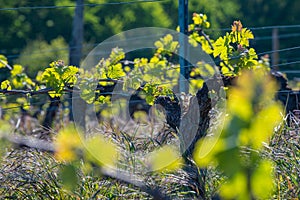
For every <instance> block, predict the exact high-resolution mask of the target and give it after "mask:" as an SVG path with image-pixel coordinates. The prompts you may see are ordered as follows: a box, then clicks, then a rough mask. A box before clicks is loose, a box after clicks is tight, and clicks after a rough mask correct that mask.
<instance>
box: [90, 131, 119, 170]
mask: <svg viewBox="0 0 300 200" xmlns="http://www.w3.org/2000/svg"><path fill="white" fill-rule="evenodd" d="M85 151H86V153H87V155H88V156H90V158H91V159H92V160H93V161H94V162H95V163H97V164H98V165H99V166H105V167H111V166H114V165H115V162H116V161H117V159H118V151H117V147H116V145H115V144H113V143H112V142H110V141H108V140H107V139H105V138H104V137H103V136H101V135H97V136H95V137H92V138H89V139H87V140H86V142H85Z"/></svg>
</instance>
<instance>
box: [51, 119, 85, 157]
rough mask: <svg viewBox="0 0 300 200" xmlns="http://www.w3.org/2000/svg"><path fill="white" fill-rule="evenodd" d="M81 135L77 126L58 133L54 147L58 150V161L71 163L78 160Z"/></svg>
mask: <svg viewBox="0 0 300 200" xmlns="http://www.w3.org/2000/svg"><path fill="white" fill-rule="evenodd" d="M80 135H81V133H80V131H78V130H77V129H76V127H75V125H71V124H70V125H68V126H67V127H65V128H63V129H61V130H60V131H59V133H58V136H57V138H56V140H55V141H54V146H55V149H56V153H55V157H56V158H57V159H58V160H61V161H66V162H71V161H73V160H75V159H76V158H77V150H79V149H80V148H81V144H82V141H81V138H82V136H80Z"/></svg>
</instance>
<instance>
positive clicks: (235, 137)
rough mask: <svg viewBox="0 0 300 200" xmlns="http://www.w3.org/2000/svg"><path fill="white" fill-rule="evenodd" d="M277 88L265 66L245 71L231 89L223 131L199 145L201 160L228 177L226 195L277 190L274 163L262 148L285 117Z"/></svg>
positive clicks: (267, 193) (253, 195) (247, 196)
mask: <svg viewBox="0 0 300 200" xmlns="http://www.w3.org/2000/svg"><path fill="white" fill-rule="evenodd" d="M249 82H251V84H249ZM275 91H276V86H275V83H274V82H272V80H271V79H270V77H268V76H267V75H266V74H265V73H264V70H255V71H252V72H244V73H243V74H242V75H241V76H240V77H239V78H238V82H237V86H236V87H234V88H231V89H230V90H229V95H228V96H229V98H228V115H227V116H226V119H225V125H224V127H220V130H218V131H220V132H221V135H220V136H219V134H218V133H217V132H216V133H215V135H214V137H212V138H204V139H202V140H200V142H199V143H198V145H197V146H198V147H197V150H196V152H195V154H194V158H195V160H196V162H197V164H198V165H199V166H207V165H210V164H213V165H215V166H218V167H219V168H220V169H221V170H222V171H223V172H224V174H225V175H226V176H227V177H228V181H227V182H226V183H225V184H224V185H222V186H221V189H220V194H221V195H222V196H223V197H224V198H225V199H231V198H237V199H252V198H258V199H260V198H268V197H270V195H271V194H272V192H273V188H274V182H273V176H274V174H273V168H274V167H273V163H272V162H271V161H270V160H268V159H265V158H262V157H261V156H260V154H259V152H260V151H262V150H263V148H264V144H267V143H268V142H269V139H270V137H271V136H272V134H273V131H274V128H275V127H276V126H278V125H279V123H280V122H281V120H282V117H281V115H280V113H281V111H282V108H281V106H280V104H279V103H277V102H274V101H273V96H274V95H275ZM243 151H244V152H246V153H242V155H241V152H243Z"/></svg>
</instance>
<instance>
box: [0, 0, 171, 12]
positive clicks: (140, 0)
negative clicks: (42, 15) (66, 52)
mask: <svg viewBox="0 0 300 200" xmlns="http://www.w3.org/2000/svg"><path fill="white" fill-rule="evenodd" d="M164 1H167V0H136V1H124V2H108V3H86V4H81V5H78V6H80V7H82V6H83V7H97V6H108V5H124V4H134V3H154V2H164ZM75 7H76V5H64V6H55V5H51V6H21V7H16V8H0V11H18V10H39V9H62V8H75Z"/></svg>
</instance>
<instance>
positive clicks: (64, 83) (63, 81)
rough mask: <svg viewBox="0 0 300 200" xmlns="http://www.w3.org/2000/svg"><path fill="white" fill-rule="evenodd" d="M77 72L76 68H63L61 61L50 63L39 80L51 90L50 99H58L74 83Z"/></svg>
mask: <svg viewBox="0 0 300 200" xmlns="http://www.w3.org/2000/svg"><path fill="white" fill-rule="evenodd" d="M78 71H79V69H78V68H77V67H74V66H65V65H64V62H63V61H57V62H52V63H51V64H50V67H48V68H46V69H45V71H44V72H43V74H42V75H41V76H42V78H41V80H42V82H43V83H45V84H46V87H48V88H51V89H52V90H53V91H50V92H49V95H50V96H51V97H59V96H61V95H62V94H63V92H64V89H67V88H71V87H73V85H74V84H75V83H76V81H77V73H78Z"/></svg>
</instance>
